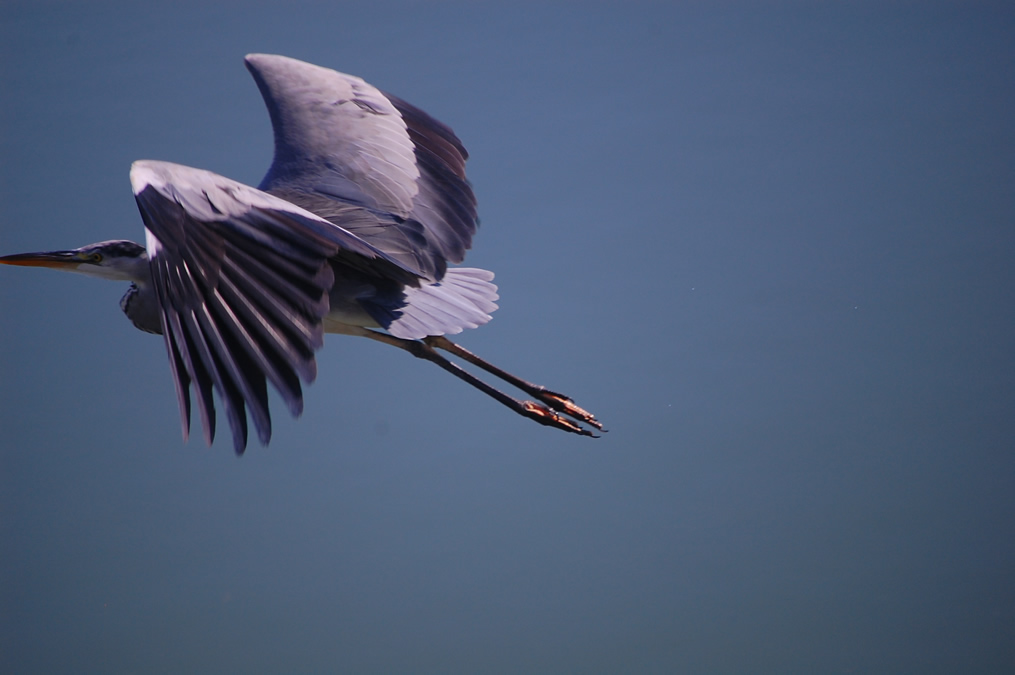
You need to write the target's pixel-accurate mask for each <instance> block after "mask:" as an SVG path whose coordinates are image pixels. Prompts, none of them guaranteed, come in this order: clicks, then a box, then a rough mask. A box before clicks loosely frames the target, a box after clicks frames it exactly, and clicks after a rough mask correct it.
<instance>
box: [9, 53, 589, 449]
mask: <svg viewBox="0 0 1015 675" xmlns="http://www.w3.org/2000/svg"><path fill="white" fill-rule="evenodd" d="M246 63H247V67H248V69H249V70H250V72H251V73H252V74H253V76H254V79H255V81H256V83H257V85H258V87H259V88H260V90H261V93H262V96H263V97H264V100H265V103H266V105H267V108H268V111H269V114H270V116H271V120H272V126H273V129H274V134H275V156H274V160H273V162H272V165H271V168H270V169H269V170H268V173H267V175H266V176H265V178H264V180H263V181H262V182H261V184H260V186H259V188H253V187H249V186H247V185H244V184H242V183H238V182H236V181H234V180H231V179H229V178H225V177H223V176H220V175H217V174H214V173H212V172H209V171H205V170H202V169H195V168H191V167H187V166H182V165H179V164H172V163H169V162H161V161H153V160H139V161H137V162H135V163H134V164H133V165H132V167H131V172H130V179H131V184H132V186H133V190H134V195H135V199H136V201H137V204H138V209H139V211H140V213H141V218H142V221H143V222H144V225H145V244H144V246H141V245H139V244H136V243H134V242H129V241H108V242H100V243H98V244H91V245H88V246H84V247H82V248H80V249H75V250H72V251H54V252H48V253H31V254H19V255H13V256H6V257H3V258H0V263H5V264H13V265H31V266H44V267H53V268H57V269H65V270H68V271H74V272H78V273H82V274H87V275H90V276H95V277H100V278H104V279H111V280H118V281H129V282H131V286H130V288H129V289H128V291H127V293H126V294H125V295H124V297H123V299H122V300H121V303H120V306H121V308H122V309H123V311H124V313H125V314H126V315H127V317H128V318H129V319H130V320H131V322H132V323H133V324H134V325H135V326H136V327H137V328H139V329H141V330H143V331H145V332H149V333H156V334H161V335H162V336H163V338H164V340H165V343H166V348H167V351H168V353H169V361H170V366H171V369H172V372H173V376H174V381H175V383H176V390H177V396H178V400H179V405H180V412H181V421H182V425H183V430H184V437H185V438H186V436H187V435H188V432H189V425H190V416H191V407H192V400H191V394H192V393H193V394H194V398H195V399H196V403H197V406H196V407H197V408H198V412H199V414H200V416H201V418H202V426H203V429H204V432H205V439H206V442H208V443H209V444H210V443H211V442H212V440H213V438H214V434H215V419H216V416H215V406H214V401H213V398H214V397H213V392H214V393H216V394H217V395H218V397H219V400H220V401H221V403H222V405H223V408H224V411H225V414H226V417H227V419H228V421H229V424H230V427H231V429H232V434H233V439H234V448H235V450H236V452H237V453H242V452H243V451H244V449H245V447H246V443H247V414H248V413H249V415H250V418H251V420H252V421H253V424H254V427H255V429H256V431H257V434H258V436H259V438H260V440H261V442H262V443H264V444H267V443H268V441H269V440H270V438H271V419H270V415H269V412H268V400H267V383H268V382H271V383H272V385H273V386H274V387H275V389H277V390H278V391H279V393H280V394H281V396H282V398H283V399H284V400H285V402H286V404H287V405H288V407H289V410H290V412H291V413H292V414H293V415H299V414H300V413H301V412H302V407H303V395H302V388H301V384H300V383H301V381H303V382H312V381H313V380H314V378H315V377H316V361H315V359H314V353H315V351H316V350H317V349H319V348H320V347H321V346H322V345H323V334H324V333H325V332H330V333H339V334H346V335H357V336H362V337H367V338H370V339H374V340H378V341H381V342H385V343H387V344H391V345H394V346H397V347H400V348H402V349H404V350H406V351H409V352H410V353H412V354H413V355H414V356H417V357H420V358H425V359H427V360H430V361H433V362H434V363H436V364H437V365H440V366H441V367H442V368H444V369H445V370H448V371H449V372H451V373H453V374H454V375H456V376H457V377H459V378H461V379H463V380H465V381H466V382H468V383H469V384H472V385H473V386H475V387H477V388H479V389H480V390H482V391H484V393H487V394H488V395H490V396H492V397H494V398H495V399H497V400H498V401H500V402H501V403H504V404H505V405H508V406H509V407H511V408H512V409H514V410H515V411H516V412H518V413H520V414H522V415H525V416H527V417H530V418H532V419H534V420H536V421H539V422H540V423H542V424H546V425H549V426H554V427H557V428H560V429H563V430H566V431H571V432H575V433H580V434H583V435H593V434H592V433H591V432H590V431H588V429H586V428H584V427H583V426H582V424H586V425H589V426H591V427H593V428H596V429H600V430H601V429H602V425H601V424H600V423H599V422H598V421H597V420H596V419H595V417H594V416H593V415H591V414H590V413H588V412H587V411H584V410H583V409H581V408H579V407H578V406H576V405H575V404H574V403H573V402H572V401H571V400H570V399H569V398H567V397H566V396H563V395H560V394H555V393H553V392H550V391H548V390H546V389H545V388H544V387H541V386H539V385H534V384H531V383H529V382H526V381H524V380H520V379H519V378H516V377H514V376H512V375H510V374H509V373H506V372H505V371H503V370H501V369H499V368H497V367H495V366H493V365H492V364H489V363H488V362H486V361H484V360H482V359H480V358H479V357H477V356H475V355H473V354H471V353H470V352H468V351H466V350H464V349H463V348H461V347H459V346H458V345H456V344H454V343H452V342H451V341H450V340H448V339H447V338H446V337H444V336H445V335H448V334H456V333H459V332H461V331H462V330H464V329H466V328H475V327H477V326H480V325H482V324H484V323H486V322H488V321H489V320H490V318H491V317H490V313H491V312H493V311H494V310H495V309H496V308H497V305H496V300H497V298H498V296H497V287H496V286H495V285H494V284H493V283H491V282H492V279H493V274H492V273H491V272H489V271H486V270H481V269H474V268H464V267H453V268H448V263H449V262H450V263H459V262H461V261H462V260H463V258H464V256H465V251H466V250H467V249H468V248H469V247H470V246H471V243H472V236H473V235H474V234H475V231H476V227H477V223H478V221H477V215H476V200H475V196H474V195H473V192H472V188H471V187H470V185H469V183H468V182H467V180H466V177H465V161H466V159H467V157H468V154H467V153H466V151H465V148H464V146H463V145H462V144H461V142H460V141H459V140H458V138H457V137H456V136H455V135H454V133H453V132H452V131H451V129H450V128H448V127H447V126H445V125H444V124H442V123H441V122H438V121H437V120H435V119H433V118H432V117H430V116H429V115H427V114H426V113H424V112H423V111H421V110H419V109H417V108H415V107H413V106H411V105H410V104H408V103H405V102H404V101H402V100H401V99H398V98H396V97H394V96H391V95H389V94H384V93H382V92H381V91H379V90H377V89H376V88H374V87H372V86H371V85H369V84H367V83H366V82H364V81H363V80H361V79H359V78H356V77H353V76H350V75H345V74H342V73H338V72H337V71H334V70H329V69H326V68H321V67H319V66H314V65H311V64H308V63H304V62H301V61H297V60H295V59H290V58H287V57H282V56H270V55H263V54H252V55H249V56H247V59H246ZM437 349H440V350H443V351H445V352H448V353H451V354H452V355H455V356H458V357H460V358H463V359H465V360H466V361H468V362H470V363H472V364H474V365H477V366H479V367H480V368H483V369H485V370H487V371H488V372H490V373H492V374H494V375H496V376H497V377H500V378H502V379H504V380H506V381H507V382H509V383H511V384H513V385H515V386H518V387H520V388H521V389H523V390H524V391H526V392H527V393H529V394H530V395H533V396H534V397H536V398H537V399H539V401H540V403H536V402H532V401H519V400H517V399H514V398H512V397H510V396H507V395H506V394H503V393H502V392H500V391H499V390H497V389H494V388H493V387H491V386H490V385H488V384H486V383H485V382H483V381H481V380H479V379H478V378H476V377H475V376H473V375H471V374H470V373H468V372H467V371H465V370H463V369H462V368H460V367H459V366H457V365H455V364H453V363H451V362H450V361H448V360H447V359H446V358H445V357H443V356H441V355H439V354H438V353H437V352H436V351H435V350H437Z"/></svg>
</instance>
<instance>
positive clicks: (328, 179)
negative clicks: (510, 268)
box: [246, 54, 477, 280]
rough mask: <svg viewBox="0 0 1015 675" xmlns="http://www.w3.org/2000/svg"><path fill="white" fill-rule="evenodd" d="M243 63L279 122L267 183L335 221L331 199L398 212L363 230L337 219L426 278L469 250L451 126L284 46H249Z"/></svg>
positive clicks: (466, 193) (469, 212)
mask: <svg viewBox="0 0 1015 675" xmlns="http://www.w3.org/2000/svg"><path fill="white" fill-rule="evenodd" d="M246 63H247V68H248V69H249V70H250V72H251V73H252V74H253V76H254V79H255V80H256V82H257V86H258V88H259V89H260V90H261V95H262V96H263V97H264V101H265V104H266V105H267V107H268V112H269V113H270V115H271V123H272V127H273V128H274V132H275V158H274V161H273V162H272V165H271V169H269V171H268V174H267V175H266V176H265V177H264V180H263V181H262V182H261V185H260V187H261V189H262V190H265V191H267V192H271V193H272V194H280V195H282V194H284V195H285V198H286V199H287V200H291V201H293V202H295V203H298V204H300V205H301V206H304V207H305V208H307V209H309V210H312V211H313V212H314V213H317V214H318V215H321V216H323V217H325V218H328V219H329V220H333V221H334V222H336V223H339V221H338V220H336V219H335V218H334V216H332V215H330V214H329V209H330V208H331V206H330V205H329V202H330V203H331V204H334V202H336V201H337V202H340V203H351V204H356V205H360V206H363V207H366V208H367V209H370V210H373V211H379V212H382V213H384V214H388V215H390V216H392V218H391V219H390V221H389V222H388V223H387V227H383V228H372V229H368V230H364V231H358V230H357V229H356V224H352V225H351V226H347V225H346V223H344V222H342V223H340V224H341V225H342V226H343V227H346V229H348V230H349V231H351V232H353V233H355V234H358V235H360V236H361V237H362V238H363V239H364V240H366V241H369V242H370V243H371V244H373V245H374V246H376V247H377V248H378V249H380V250H382V251H384V252H385V253H387V254H388V255H390V256H391V257H392V258H394V259H395V260H398V261H399V262H401V263H402V264H404V265H405V266H406V267H408V268H409V269H412V270H413V271H415V272H417V273H418V274H420V275H421V276H424V277H426V278H429V279H434V280H437V279H440V278H441V277H442V276H443V275H444V271H445V269H446V267H447V262H453V263H458V262H461V261H462V260H463V259H464V257H465V251H466V250H467V249H468V248H469V247H470V245H471V243H472V235H473V234H474V233H475V231H476V225H477V217H476V198H475V196H474V195H473V193H472V188H471V187H469V184H468V182H467V181H466V179H465V160H466V159H467V158H468V153H467V152H466V151H465V148H464V147H463V146H462V143H461V141H459V140H458V138H457V137H456V136H455V134H454V132H452V131H451V129H449V128H448V127H447V126H445V125H444V124H442V123H440V122H438V121H437V120H435V119H433V118H432V117H430V116H429V115H427V114H426V113H425V112H423V111H422V110H419V109H418V108H415V107H413V106H411V105H409V104H408V103H405V102H404V101H402V100H401V99H398V98H396V97H394V96H391V95H388V94H384V93H383V92H381V91H379V90H378V89H376V88H374V87H373V86H371V85H369V84H367V83H366V82H364V81H363V80H361V79H360V78H358V77H353V76H351V75H345V74H343V73H339V72H336V71H334V70H329V69H327V68H321V67H319V66H314V65H311V64H309V63H304V62H302V61H297V60H295V59H290V58H287V57H284V56H272V55H266V54H250V55H248V56H247V58H246Z"/></svg>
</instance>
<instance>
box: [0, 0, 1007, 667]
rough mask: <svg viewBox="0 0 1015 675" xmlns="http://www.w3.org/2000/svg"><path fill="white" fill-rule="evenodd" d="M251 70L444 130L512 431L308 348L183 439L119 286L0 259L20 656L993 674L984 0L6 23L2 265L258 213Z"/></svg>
mask: <svg viewBox="0 0 1015 675" xmlns="http://www.w3.org/2000/svg"><path fill="white" fill-rule="evenodd" d="M254 51H257V52H269V53H281V54H286V55H288V56H293V57H297V58H301V59H304V60H308V61H311V62H314V63H318V64H320V65H325V66H328V67H333V68H336V69H338V70H342V71H344V72H349V73H353V74H356V75H359V76H362V77H364V78H365V79H367V80H368V81H370V82H371V83H373V84H375V85H376V86H378V87H380V88H382V89H384V90H387V91H391V92H392V93H395V94H397V95H399V96H401V97H403V98H405V99H406V100H408V101H411V102H413V103H414V104H416V105H418V106H420V107H422V108H424V109H425V110H427V111H428V112H430V113H431V114H433V115H434V116H436V117H438V118H439V119H441V120H443V121H444V122H446V123H448V124H450V125H451V126H452V127H453V128H454V129H455V131H456V132H457V133H458V134H459V135H460V137H461V138H462V139H463V141H464V142H465V144H466V146H467V147H468V149H469V151H470V153H471V155H472V158H471V159H470V162H469V167H468V168H469V176H470V179H471V180H472V182H473V185H474V187H475V190H476V194H477V196H478V198H479V204H480V216H481V220H482V226H481V229H480V232H479V235H478V236H477V238H476V240H475V245H474V250H473V251H472V252H470V255H469V257H468V259H467V264H470V265H474V266H479V267H485V268H488V269H491V270H493V271H495V272H496V274H497V283H498V284H499V285H500V287H501V303H500V304H501V309H499V310H498V311H497V312H496V314H495V316H494V320H493V321H492V322H491V323H490V324H488V325H487V326H484V327H482V328H480V329H478V330H475V331H470V332H468V333H467V334H463V335H462V336H460V338H461V340H460V341H461V343H462V344H463V345H465V346H466V347H468V348H469V349H471V350H473V351H475V352H477V353H479V354H481V355H483V356H485V357H486V358H489V359H490V360H491V361H493V362H495V363H498V364H500V365H502V366H504V367H505V368H508V369H509V370H512V371H515V372H517V373H518V374H519V375H521V376H523V377H526V378H529V379H532V380H534V381H537V382H540V383H542V384H546V385H548V386H550V387H552V388H555V389H559V390H562V391H564V392H566V393H567V394H570V395H572V396H574V397H575V398H576V400H578V401H579V402H580V403H581V404H582V405H585V406H587V407H588V408H589V409H591V410H593V411H595V412H596V413H597V414H598V415H599V416H600V417H601V419H603V421H604V422H605V423H606V425H607V427H608V428H609V429H610V432H609V434H607V435H606V436H605V437H604V438H602V439H599V440H590V439H585V438H578V437H573V436H569V435H565V434H563V433H559V432H556V431H554V430H550V429H546V428H543V427H539V426H537V425H535V424H531V423H529V422H527V421H525V420H522V419H521V418H518V417H517V416H515V415H513V414H511V413H510V412H508V411H506V410H505V409H503V408H501V407H500V406H498V405H497V404H496V403H494V402H492V401H490V400H488V399H486V398H485V397H483V396H482V395H480V394H479V393H477V392H475V391H473V390H471V389H470V388H469V387H467V386H465V385H463V384H462V383H461V382H458V381H457V380H455V379H454V378H452V377H449V376H447V375H446V374H445V373H443V372H441V371H440V370H439V369H437V368H434V367H433V366H432V365H431V364H427V363H423V362H419V361H416V360H414V359H412V358H410V357H408V356H407V355H405V354H403V353H401V352H398V351H397V350H393V349H390V348H387V347H385V346H383V345H378V344H373V343H370V342H368V341H365V340H355V339H352V338H343V337H341V336H329V337H328V339H327V340H326V345H325V348H324V350H323V351H322V352H321V353H320V355H319V358H318V363H319V377H318V380H317V382H316V383H315V384H313V385H312V386H310V387H309V388H308V389H307V396H306V410H305V412H304V415H303V417H302V418H301V419H300V420H298V421H293V420H290V419H288V418H287V417H286V415H285V411H284V409H283V407H282V406H281V405H279V404H280V400H279V399H278V398H277V397H276V398H274V399H273V404H274V405H273V408H274V410H275V416H274V419H275V433H274V437H273V440H272V444H271V445H270V447H268V448H262V447H260V446H258V445H257V444H256V443H254V444H252V446H251V447H250V449H249V450H248V452H247V454H246V456H244V457H243V458H242V459H237V458H236V457H234V456H233V454H232V451H231V446H230V443H229V440H228V437H227V434H223V435H222V436H223V437H222V438H220V439H219V440H218V441H217V442H216V444H215V445H214V446H213V447H212V448H211V449H206V448H205V447H204V446H203V445H202V444H201V441H200V437H199V436H196V437H195V438H194V440H192V441H191V442H190V443H189V444H187V445H184V444H183V443H182V441H181V438H180V432H179V424H178V416H177V411H176V401H175V395H174V392H173V385H172V381H171V376H170V373H169V368H168V364H167V361H166V357H165V353H164V348H163V345H162V341H161V340H160V339H159V338H157V337H153V336H150V335H145V334H142V333H140V332H138V331H136V330H135V329H134V328H133V327H132V326H131V325H130V322H129V321H127V320H126V319H125V318H124V317H123V316H122V314H121V312H120V309H119V306H118V300H119V298H120V296H121V295H122V294H123V292H124V291H125V290H126V289H125V288H123V287H118V286H117V285H115V284H112V283H109V282H101V281H98V280H89V279H83V278H80V277H75V276H72V275H65V274H64V275H61V274H56V273H52V272H48V271H46V270H27V269H19V268H4V269H0V313H2V316H3V331H2V333H0V374H2V377H0V429H2V431H3V433H2V441H0V514H2V516H0V574H2V575H3V576H2V578H3V583H2V584H0V587H2V590H0V594H2V595H0V665H2V669H3V670H5V671H11V672H84V671H105V672H123V671H131V672H181V671H189V672H217V673H222V672H244V673H249V672H280V671H288V672H335V671H341V672H442V673H446V672H512V673H514V672H589V673H592V672H621V671H624V672H660V673H661V672H709V673H711V672H772V673H786V672H857V671H873V672H906V671H908V672H927V673H931V672H942V673H950V672H957V671H967V672H973V671H976V672H989V671H993V672H999V671H1002V670H1009V669H1012V668H1013V667H1015V649H1013V647H1012V640H1011V636H1012V631H1013V630H1015V611H1013V607H1015V588H1013V584H1012V577H1011V573H1010V570H1011V569H1013V568H1015V544H1013V542H1015V531H1013V523H1015V489H1013V488H1015V455H1013V453H1012V438H1013V437H1015V424H1013V422H1012V415H1011V411H1012V408H1013V404H1015V377H1013V376H1015V372H1013V370H1015V369H1013V365H1012V359H1011V353H1012V348H1013V345H1015V303H1013V302H1012V296H1013V290H1015V285H1013V272H1012V270H1013V267H1012V264H1011V261H1012V260H1013V259H1015V227H1013V225H1015V191H1013V190H1012V185H1015V165H1013V162H1012V158H1013V157H1015V124H1013V120H1015V89H1013V88H1012V86H1011V84H1012V82H1013V81H1015V77H1013V76H1015V72H1013V69H1015V13H1013V11H1012V10H1011V8H1010V7H1009V6H1007V5H1005V4H1001V3H998V4H988V3H976V4H974V3H952V4H947V3H891V4H888V5H884V4H880V3H866V4H865V3H733V2H731V3H686V4H677V3H673V4H671V3H647V2H646V3H577V2H555V3H538V4H537V3H532V4H525V3H522V4H517V3H510V4H508V3H504V4H495V3H456V2H446V3H427V2H406V3H395V2H390V3H383V2H382V3H300V2H295V3H287V4H286V6H285V7H284V8H283V7H281V6H276V5H275V4H273V3H221V4H212V5H209V4H207V3H196V2H195V3H175V4H172V5H171V6H170V5H166V4H163V5H156V4H152V5H147V6H146V5H141V4H138V3H88V4H87V5H85V4H83V3H60V2H49V3H35V2H20V3H19V2H14V3H4V5H3V8H2V9H0V87H2V90H3V91H4V95H3V97H2V98H0V156H2V158H3V161H2V162H0V254H7V253H16V252H22V251H32V250H45V249H57V248H68V247H74V246H80V245H83V244H86V243H90V242H93V241H100V240H103V239H111V238H133V239H135V240H139V239H141V235H142V226H141V223H140V218H139V216H138V214H137V212H136V208H135V205H134V203H133V199H132V197H131V193H130V186H129V182H128V180H127V171H128V169H129V166H130V163H131V162H132V161H133V160H135V159H140V158H152V159H163V160H169V161H174V162H179V163H183V164H188V165H192V166H197V167H201V168H205V169H210V170H212V171H216V172H218V173H221V174H223V175H226V176H229V177H231V178H234V179H237V180H241V181H244V182H247V183H250V184H256V183H257V182H258V181H259V180H260V178H261V176H262V175H263V173H264V171H265V170H266V168H267V166H268V164H269V162H270V159H271V149H272V146H271V135H270V125H269V123H268V116H267V113H266V112H265V110H264V108H263V105H262V103H261V100H260V96H259V94H258V92H257V89H256V87H255V86H254V84H253V82H252V81H251V80H250V78H249V75H248V74H247V73H246V71H245V69H244V68H243V62H242V58H243V55H244V54H246V53H248V52H254Z"/></svg>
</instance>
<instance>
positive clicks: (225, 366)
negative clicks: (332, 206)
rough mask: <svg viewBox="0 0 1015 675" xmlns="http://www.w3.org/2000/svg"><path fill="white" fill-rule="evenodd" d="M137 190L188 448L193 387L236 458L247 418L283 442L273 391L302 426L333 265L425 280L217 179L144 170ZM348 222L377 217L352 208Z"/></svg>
mask: <svg viewBox="0 0 1015 675" xmlns="http://www.w3.org/2000/svg"><path fill="white" fill-rule="evenodd" d="M130 178H131V183H132V185H133V188H134V194H135V197H136V200H137V204H138V208H139V210H140V211H141V217H142V219H143V220H144V224H145V228H146V249H147V251H148V257H149V264H150V268H151V273H152V284H153V286H154V289H155V292H156V295H157V298H158V302H159V305H160V312H161V321H162V333H163V336H164V337H165V341H166V348H167V350H168V352H169V362H170V365H171V366H172V371H173V377H174V379H175V382H176V393H177V398H178V400H179V404H180V414H181V418H182V423H183V431H184V436H185V437H186V436H187V435H188V434H189V428H190V407H191V401H190V388H191V385H193V389H194V393H195V395H196V398H197V403H198V410H199V412H200V415H201V420H202V424H203V427H204V434H205V440H206V442H207V443H209V444H211V442H212V440H213V438H214V435H215V408H214V402H213V394H212V392H213V391H215V392H217V393H218V395H219V399H220V400H221V402H222V405H223V407H224V409H225V413H226V417H227V419H228V421H229V424H230V427H231V429H232V433H233V442H234V447H235V449H236V452H237V453H242V452H243V450H244V449H245V447H246V442H247V417H246V412H245V411H246V409H247V408H249V410H250V416H251V419H252V420H253V422H254V427H255V428H256V430H257V433H258V436H259V438H260V440H261V442H262V443H267V442H268V440H269V439H270V437H271V418H270V415H269V412H268V397H267V381H268V380H270V381H271V383H272V385H273V386H274V387H275V388H276V389H277V390H278V391H279V393H280V394H281V395H282V398H283V399H284V400H285V401H286V403H287V404H288V406H289V410H290V412H291V413H292V414H293V415H294V416H295V415H299V414H300V413H301V412H302V410H303V394H302V390H301V387H300V380H301V379H302V380H303V381H304V382H311V381H313V379H314V377H315V376H316V372H317V366H316V362H315V360H314V352H315V350H317V349H318V348H320V347H321V345H322V343H323V327H322V318H323V317H324V316H325V315H326V314H327V313H328V307H329V304H328V291H329V290H330V289H331V286H332V284H333V282H334V274H333V272H332V269H331V266H330V265H329V264H328V259H329V258H333V257H336V256H337V257H338V258H339V260H341V261H342V262H343V263H345V264H348V265H351V266H354V267H357V268H359V269H362V270H365V271H367V272H369V273H372V274H377V275H379V276H383V277H386V278H390V279H395V280H397V281H399V282H401V283H404V284H406V285H408V286H410V287H411V286H416V285H417V284H418V281H419V278H418V276H417V275H416V274H414V273H413V272H411V271H408V270H406V269H405V268H404V266H402V265H401V264H399V263H398V262H397V261H394V260H392V259H391V258H390V257H389V256H387V255H386V254H384V253H383V252H382V251H380V250H378V249H377V248H376V247H374V246H372V245H371V244H369V243H367V242H366V241H364V240H363V239H361V238H360V237H358V236H356V235H355V234H353V233H351V232H349V231H348V230H345V229H343V228H341V227H338V226H336V225H334V224H332V223H330V222H329V221H327V220H324V219H322V218H320V217H318V216H316V215H314V214H313V213H310V212H308V211H306V210H304V209H302V208H300V207H298V206H295V205H293V204H291V203H288V202H286V201H284V200H282V199H279V198H277V197H274V196H272V195H270V194H267V193H264V192H261V191H260V190H256V189H254V188H251V187H247V186H245V185H243V184H241V183H237V182H235V181H232V180H229V179H228V178H224V177H222V176H219V175H217V174H214V173H211V172H209V171H202V170H200V169H192V168H189V167H185V166H180V165H177V164H170V163H167V162H155V161H147V160H145V161H138V162H135V163H134V165H133V166H132V167H131V173H130ZM343 218H344V220H345V221H346V222H350V223H355V224H359V225H360V226H361V227H363V228H366V227H368V225H369V224H371V223H373V224H374V226H376V221H377V216H375V215H374V214H372V213H371V212H369V211H368V210H366V209H364V208H362V207H358V206H347V209H346V213H345V214H344V216H343Z"/></svg>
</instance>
